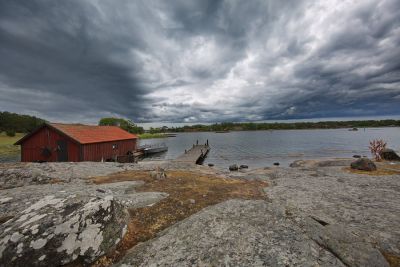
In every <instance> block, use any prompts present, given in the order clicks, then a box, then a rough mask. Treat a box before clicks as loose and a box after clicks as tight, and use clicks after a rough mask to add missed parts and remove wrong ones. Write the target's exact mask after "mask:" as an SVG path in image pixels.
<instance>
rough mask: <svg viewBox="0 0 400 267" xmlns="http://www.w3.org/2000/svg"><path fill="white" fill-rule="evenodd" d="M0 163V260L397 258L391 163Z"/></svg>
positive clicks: (377, 261) (229, 262) (139, 262)
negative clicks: (368, 166)
mask: <svg viewBox="0 0 400 267" xmlns="http://www.w3.org/2000/svg"><path fill="white" fill-rule="evenodd" d="M351 162H352V160H347V159H345V160H343V159H342V160H337V159H335V160H319V161H297V162H295V163H293V164H292V165H291V166H292V167H269V168H268V167H267V168H261V169H251V168H248V169H247V168H246V169H245V168H243V169H240V170H239V171H232V172H230V171H228V170H226V171H225V170H219V169H217V168H214V167H209V166H200V165H194V164H187V163H179V162H173V161H154V162H140V163H137V164H131V163H126V164H119V163H101V162H97V163H95V162H81V163H42V164H39V163H2V164H1V165H0V223H1V224H0V265H1V266H59V265H66V266H111V265H115V266H399V264H400V216H399V214H400V164H399V163H398V162H384V163H377V166H378V169H377V170H376V171H371V172H365V171H359V170H352V169H350V168H349V166H350V163H351Z"/></svg>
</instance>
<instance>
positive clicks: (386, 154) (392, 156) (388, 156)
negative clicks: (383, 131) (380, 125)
mask: <svg viewBox="0 0 400 267" xmlns="http://www.w3.org/2000/svg"><path fill="white" fill-rule="evenodd" d="M380 156H381V158H382V159H384V160H396V161H400V156H399V155H397V154H396V152H395V151H394V150H393V149H389V148H385V149H384V150H382V152H381V153H380Z"/></svg>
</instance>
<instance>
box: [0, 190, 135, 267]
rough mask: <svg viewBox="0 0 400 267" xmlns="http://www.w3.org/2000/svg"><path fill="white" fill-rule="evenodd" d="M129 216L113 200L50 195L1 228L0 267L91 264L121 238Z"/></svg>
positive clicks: (109, 197) (110, 198)
mask: <svg viewBox="0 0 400 267" xmlns="http://www.w3.org/2000/svg"><path fill="white" fill-rule="evenodd" d="M128 218H129V215H128V213H127V212H126V209H125V207H124V206H123V205H122V204H121V203H119V202H118V201H117V200H115V199H114V197H113V196H105V197H93V196H92V197H90V196H83V195H70V196H69V197H66V198H57V197H55V196H53V195H50V196H46V197H44V198H42V199H40V200H39V201H37V202H36V203H34V204H32V205H31V206H29V207H28V208H26V209H25V210H23V211H22V212H20V214H18V215H17V216H15V217H14V218H13V219H11V220H9V221H7V222H6V223H4V224H2V225H0V232H1V233H2V234H1V235H0V265H1V266H6V265H7V266H24V265H25V266H28V265H29V266H31V265H34V266H49V265H51V266H56V265H63V264H67V263H70V262H72V261H74V260H76V259H77V258H79V259H80V260H82V261H85V262H92V261H94V260H95V259H96V258H98V257H99V256H101V255H103V254H104V253H105V252H107V251H109V250H110V249H111V248H112V247H114V246H115V245H116V244H117V243H118V242H116V241H117V240H121V239H122V237H123V234H124V231H125V229H126V225H127V222H128ZM6 229H7V231H5V230H6Z"/></svg>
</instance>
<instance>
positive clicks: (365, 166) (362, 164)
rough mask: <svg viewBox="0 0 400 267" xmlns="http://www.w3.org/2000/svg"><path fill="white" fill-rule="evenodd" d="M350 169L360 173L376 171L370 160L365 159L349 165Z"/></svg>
mask: <svg viewBox="0 0 400 267" xmlns="http://www.w3.org/2000/svg"><path fill="white" fill-rule="evenodd" d="M350 167H351V168H352V169H355V170H361V171H376V165H375V163H374V162H372V160H370V159H367V158H361V159H358V160H356V161H354V162H352V163H351V164H350Z"/></svg>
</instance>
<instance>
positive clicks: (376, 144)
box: [369, 139, 386, 161]
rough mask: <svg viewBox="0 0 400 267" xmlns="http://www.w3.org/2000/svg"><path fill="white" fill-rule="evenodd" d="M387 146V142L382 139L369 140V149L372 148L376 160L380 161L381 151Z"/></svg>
mask: <svg viewBox="0 0 400 267" xmlns="http://www.w3.org/2000/svg"><path fill="white" fill-rule="evenodd" d="M385 148H386V142H385V141H383V140H382V139H374V140H372V141H370V142H369V150H371V154H372V156H374V157H375V160H376V161H380V160H381V159H382V158H381V152H382V150H384V149H385Z"/></svg>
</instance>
